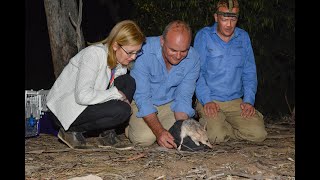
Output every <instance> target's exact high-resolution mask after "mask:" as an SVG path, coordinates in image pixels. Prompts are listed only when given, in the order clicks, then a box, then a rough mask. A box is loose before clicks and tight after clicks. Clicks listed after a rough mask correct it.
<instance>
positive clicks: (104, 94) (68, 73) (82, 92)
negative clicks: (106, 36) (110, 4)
mask: <svg viewBox="0 0 320 180" xmlns="http://www.w3.org/2000/svg"><path fill="white" fill-rule="evenodd" d="M107 54H108V50H107V48H106V47H105V46H104V45H103V44H98V45H91V46H88V47H86V48H84V49H82V50H81V51H80V52H79V53H78V54H76V55H75V56H74V57H73V58H71V59H70V61H69V63H68V64H67V65H66V66H65V68H64V69H63V71H62V72H61V74H60V75H59V77H58V78H57V79H56V81H55V83H54V84H53V86H52V88H51V89H50V91H49V93H48V95H47V99H46V100H47V106H48V108H49V109H50V110H51V111H52V113H54V114H55V115H56V117H57V118H58V119H59V121H60V122H61V124H62V126H63V128H64V129H65V130H68V129H69V127H70V125H71V124H72V123H73V122H74V121H75V119H76V118H77V117H78V116H79V115H80V114H81V113H82V111H83V110H84V109H85V108H86V107H87V106H88V105H94V104H99V103H104V102H106V101H109V100H112V99H119V100H120V99H121V98H122V95H121V94H120V93H119V91H118V89H117V88H116V87H115V86H113V87H111V88H109V89H107V86H108V84H109V81H110V78H111V69H110V68H109V66H107ZM126 73H127V68H126V67H123V66H121V64H118V66H117V67H116V72H115V77H118V76H120V75H123V74H126Z"/></svg>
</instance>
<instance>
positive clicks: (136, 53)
mask: <svg viewBox="0 0 320 180" xmlns="http://www.w3.org/2000/svg"><path fill="white" fill-rule="evenodd" d="M119 46H120V47H121V49H122V50H123V51H124V52H125V53H126V54H127V55H128V57H132V55H136V57H138V56H141V55H142V54H143V51H142V49H140V50H139V51H137V52H127V51H126V50H125V49H124V48H123V47H122V46H121V45H119Z"/></svg>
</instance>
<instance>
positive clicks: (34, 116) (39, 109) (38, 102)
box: [25, 89, 49, 137]
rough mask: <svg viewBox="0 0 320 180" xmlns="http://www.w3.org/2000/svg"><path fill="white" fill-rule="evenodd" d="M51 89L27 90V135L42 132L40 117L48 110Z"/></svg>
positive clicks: (30, 135) (35, 134) (31, 135)
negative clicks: (48, 96) (47, 104)
mask: <svg viewBox="0 0 320 180" xmlns="http://www.w3.org/2000/svg"><path fill="white" fill-rule="evenodd" d="M48 92H49V90H43V89H41V90H39V91H33V90H26V91H25V137H33V136H37V135H39V133H40V123H39V122H40V119H41V118H42V116H43V115H44V113H45V112H47V111H48V108H47V106H46V97H47V94H48Z"/></svg>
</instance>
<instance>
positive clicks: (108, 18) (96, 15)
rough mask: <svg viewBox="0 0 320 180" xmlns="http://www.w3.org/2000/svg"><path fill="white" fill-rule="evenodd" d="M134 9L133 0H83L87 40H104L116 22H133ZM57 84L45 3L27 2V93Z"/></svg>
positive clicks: (38, 0) (83, 27) (83, 22)
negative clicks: (125, 20)
mask: <svg viewBox="0 0 320 180" xmlns="http://www.w3.org/2000/svg"><path fill="white" fill-rule="evenodd" d="M106 2H108V3H111V2H112V3H114V7H111V6H110V4H108V3H106ZM110 7H111V9H110ZM130 7H132V4H131V3H130V0H121V1H120V0H118V1H109V0H106V1H105V0H83V14H82V17H83V19H82V24H81V25H82V30H83V34H84V37H85V40H86V41H89V42H94V41H99V40H101V39H104V38H105V37H106V36H107V35H108V33H109V31H110V30H111V28H112V27H113V26H114V24H115V23H116V21H119V20H121V19H126V18H129V13H130ZM108 8H109V9H108ZM54 81H55V77H54V73H53V65H52V61H51V51H50V42H49V35H48V29H47V22H46V15H45V9H44V4H43V0H25V90H29V89H33V90H40V89H50V88H51V86H52V85H53V83H54Z"/></svg>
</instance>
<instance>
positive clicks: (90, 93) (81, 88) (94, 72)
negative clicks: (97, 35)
mask: <svg viewBox="0 0 320 180" xmlns="http://www.w3.org/2000/svg"><path fill="white" fill-rule="evenodd" d="M101 58H102V57H101V56H100V54H99V53H98V52H97V51H96V50H95V49H93V48H89V49H88V50H87V52H85V53H84V54H83V55H82V56H81V57H80V59H79V60H80V61H81V62H80V64H79V72H78V75H77V79H76V82H75V99H76V102H77V103H78V104H82V105H93V104H99V103H103V102H106V101H109V100H112V99H121V97H122V95H121V94H120V93H119V91H118V89H117V88H116V87H112V88H110V89H108V90H106V89H101V90H99V89H95V83H96V79H97V76H98V74H99V72H100V71H102V67H101V63H100V62H101V61H100V59H101ZM105 83H106V84H107V82H105Z"/></svg>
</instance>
